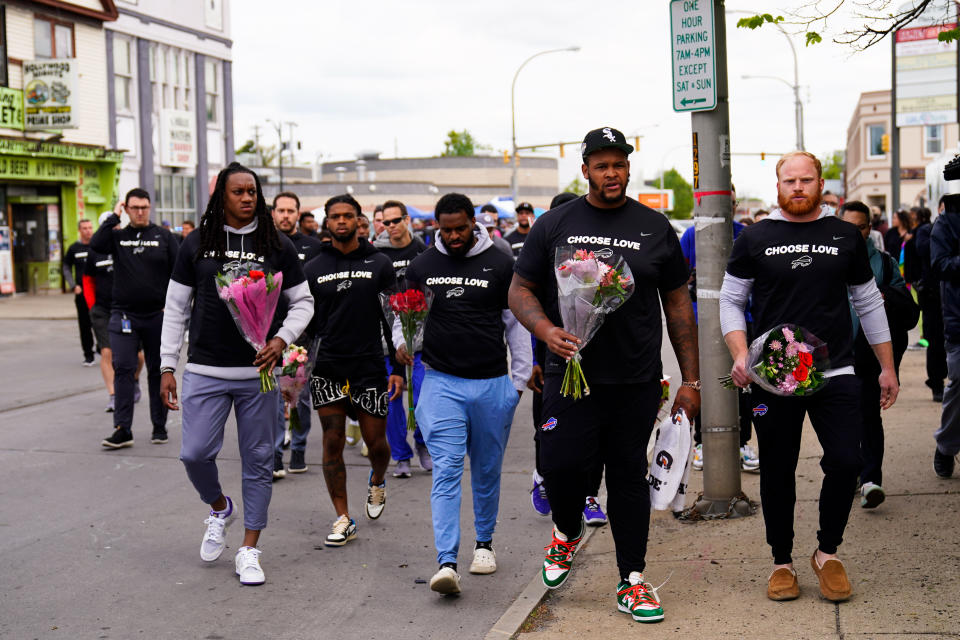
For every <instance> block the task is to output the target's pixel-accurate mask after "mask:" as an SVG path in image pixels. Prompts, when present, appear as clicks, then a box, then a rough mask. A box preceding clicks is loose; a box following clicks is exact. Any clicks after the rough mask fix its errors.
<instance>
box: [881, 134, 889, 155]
mask: <svg viewBox="0 0 960 640" xmlns="http://www.w3.org/2000/svg"><path fill="white" fill-rule="evenodd" d="M880 149H881V150H882V151H883V152H884V153H886V152H887V151H890V134H889V133H885V134H883V135H882V136H880Z"/></svg>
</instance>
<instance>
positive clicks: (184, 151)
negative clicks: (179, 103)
mask: <svg viewBox="0 0 960 640" xmlns="http://www.w3.org/2000/svg"><path fill="white" fill-rule="evenodd" d="M195 124H196V121H195V119H194V114H192V113H190V112H189V111H177V110H175V109H163V110H161V111H160V164H162V165H164V166H166V167H192V166H194V165H196V164H197V134H196V126H195Z"/></svg>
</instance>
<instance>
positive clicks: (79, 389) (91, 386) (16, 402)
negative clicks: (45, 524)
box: [0, 382, 103, 413]
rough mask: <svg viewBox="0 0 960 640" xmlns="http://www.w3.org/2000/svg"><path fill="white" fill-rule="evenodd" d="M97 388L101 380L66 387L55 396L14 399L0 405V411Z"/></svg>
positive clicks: (33, 404)
mask: <svg viewBox="0 0 960 640" xmlns="http://www.w3.org/2000/svg"><path fill="white" fill-rule="evenodd" d="M98 389H103V382H98V383H97V384H89V385H86V386H82V387H74V388H72V389H66V390H64V391H61V392H60V393H59V394H57V396H56V397H51V396H49V395H46V396H34V397H32V398H23V399H21V400H14V401H13V402H11V403H10V404H6V405H0V413H6V412H8V411H14V410H16V409H25V408H27V407H35V406H37V405H38V404H46V403H48V402H53V401H56V400H63V399H65V398H72V397H73V396H79V395H83V394H84V393H90V392H91V391H97V390H98Z"/></svg>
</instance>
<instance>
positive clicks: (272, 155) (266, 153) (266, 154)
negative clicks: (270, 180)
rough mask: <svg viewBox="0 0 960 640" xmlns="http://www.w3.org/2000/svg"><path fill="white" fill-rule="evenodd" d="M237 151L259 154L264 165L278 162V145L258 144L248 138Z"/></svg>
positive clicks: (267, 165) (258, 156) (239, 152)
mask: <svg viewBox="0 0 960 640" xmlns="http://www.w3.org/2000/svg"><path fill="white" fill-rule="evenodd" d="M237 153H238V154H241V153H253V154H255V155H256V156H257V159H258V160H259V161H260V162H262V163H263V166H264V167H269V166H272V165H274V164H276V160H277V145H269V146H263V145H260V146H257V143H256V142H254V141H253V140H247V141H246V142H244V143H243V145H242V146H241V147H240V148H239V149H237Z"/></svg>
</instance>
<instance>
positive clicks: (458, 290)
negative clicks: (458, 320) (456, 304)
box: [447, 287, 463, 298]
mask: <svg viewBox="0 0 960 640" xmlns="http://www.w3.org/2000/svg"><path fill="white" fill-rule="evenodd" d="M462 295H463V287H454V288H453V289H448V290H447V297H448V298H459V297H460V296H462Z"/></svg>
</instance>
